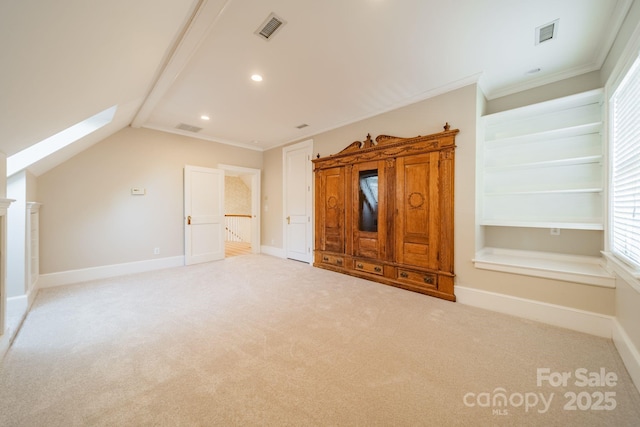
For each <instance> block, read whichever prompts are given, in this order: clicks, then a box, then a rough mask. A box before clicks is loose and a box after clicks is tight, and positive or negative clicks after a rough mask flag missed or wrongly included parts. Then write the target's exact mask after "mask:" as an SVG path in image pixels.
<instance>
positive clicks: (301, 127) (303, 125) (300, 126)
mask: <svg viewBox="0 0 640 427" xmlns="http://www.w3.org/2000/svg"><path fill="white" fill-rule="evenodd" d="M307 126H309V125H308V124H306V123H303V124H301V125H298V126H296V129H304V128H306V127H307Z"/></svg>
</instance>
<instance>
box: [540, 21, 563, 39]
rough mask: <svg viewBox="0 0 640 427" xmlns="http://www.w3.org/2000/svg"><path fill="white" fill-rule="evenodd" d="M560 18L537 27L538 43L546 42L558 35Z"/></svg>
mask: <svg viewBox="0 0 640 427" xmlns="http://www.w3.org/2000/svg"><path fill="white" fill-rule="evenodd" d="M558 21H559V20H558V19H556V20H555V21H553V22H550V23H548V24H545V25H541V26H539V27H538V28H536V44H537V45H538V44H540V43H544V42H546V41H549V40H553V39H555V38H556V37H558Z"/></svg>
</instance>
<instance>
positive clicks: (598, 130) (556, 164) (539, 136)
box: [481, 90, 604, 230]
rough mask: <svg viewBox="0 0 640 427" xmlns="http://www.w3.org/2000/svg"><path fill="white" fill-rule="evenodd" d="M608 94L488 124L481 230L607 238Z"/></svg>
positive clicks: (500, 116) (505, 115)
mask: <svg viewBox="0 0 640 427" xmlns="http://www.w3.org/2000/svg"><path fill="white" fill-rule="evenodd" d="M602 96H603V95H602V90H595V91H590V92H586V93H582V94H579V95H574V96H570V97H566V98H561V99H558V100H553V101H548V102H544V103H541V104H535V105H531V106H527V107H524V108H519V109H515V110H509V111H505V112H500V113H496V114H491V115H487V116H484V117H483V118H482V123H483V125H484V126H483V127H484V144H483V150H482V156H483V158H482V161H481V168H482V174H483V177H482V178H483V179H482V182H483V188H482V194H481V197H482V201H481V206H482V215H481V225H492V226H506V227H508V226H513V227H538V228H564V229H583V230H602V229H603V228H604V225H603V224H604V217H603V208H604V166H603V164H604V163H603V161H604V151H603V137H602V132H603V107H602Z"/></svg>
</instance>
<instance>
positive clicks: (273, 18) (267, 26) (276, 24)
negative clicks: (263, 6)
mask: <svg viewBox="0 0 640 427" xmlns="http://www.w3.org/2000/svg"><path fill="white" fill-rule="evenodd" d="M286 23H287V22H286V21H285V20H284V19H282V18H280V17H279V16H277V15H276V14H275V13H272V14H271V15H269V16H267V19H265V20H264V22H263V23H262V24H261V25H260V26H259V27H258V29H257V30H256V31H255V33H254V34H256V35H258V36H260V37H262V38H263V39H265V40H269V39H270V38H271V37H273V35H274V34H275V33H276V31H278V30H279V29H280V28H282V26H283V25H284V24H286Z"/></svg>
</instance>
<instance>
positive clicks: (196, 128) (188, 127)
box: [176, 123, 202, 132]
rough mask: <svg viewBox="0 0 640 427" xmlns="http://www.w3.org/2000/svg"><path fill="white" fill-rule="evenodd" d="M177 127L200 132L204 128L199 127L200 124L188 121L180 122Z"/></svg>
mask: <svg viewBox="0 0 640 427" xmlns="http://www.w3.org/2000/svg"><path fill="white" fill-rule="evenodd" d="M176 129H180V130H186V131H187V132H200V131H201V130H202V128H199V127H198V126H192V125H188V124H186V123H180V124H179V125H178V126H176Z"/></svg>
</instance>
